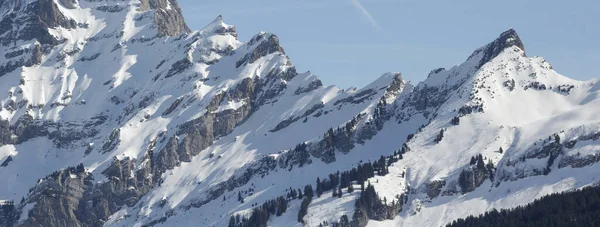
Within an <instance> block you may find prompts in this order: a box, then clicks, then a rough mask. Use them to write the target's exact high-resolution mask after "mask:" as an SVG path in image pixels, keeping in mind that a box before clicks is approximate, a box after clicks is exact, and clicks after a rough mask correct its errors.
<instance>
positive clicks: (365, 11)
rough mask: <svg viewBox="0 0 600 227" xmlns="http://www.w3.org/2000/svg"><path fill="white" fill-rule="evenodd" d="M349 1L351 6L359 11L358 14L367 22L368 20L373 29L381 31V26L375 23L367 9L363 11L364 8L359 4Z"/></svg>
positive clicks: (355, 0) (355, 1)
mask: <svg viewBox="0 0 600 227" xmlns="http://www.w3.org/2000/svg"><path fill="white" fill-rule="evenodd" d="M351 1H352V4H353V5H354V7H356V8H357V9H358V10H360V12H361V13H362V14H363V15H364V16H365V17H366V18H367V20H369V22H371V24H372V25H373V27H375V28H376V29H378V30H381V26H379V23H377V21H376V20H375V18H373V16H372V15H371V13H369V11H368V10H367V9H365V7H363V6H362V4H360V2H358V0H351Z"/></svg>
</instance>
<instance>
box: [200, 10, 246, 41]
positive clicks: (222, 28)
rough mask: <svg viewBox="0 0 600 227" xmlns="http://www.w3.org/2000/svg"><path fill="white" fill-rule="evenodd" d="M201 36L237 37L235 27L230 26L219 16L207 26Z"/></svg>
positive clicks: (201, 31)
mask: <svg viewBox="0 0 600 227" xmlns="http://www.w3.org/2000/svg"><path fill="white" fill-rule="evenodd" d="M200 33H201V34H204V35H232V36H233V37H237V32H236V30H235V26H233V25H228V24H226V23H225V22H224V21H223V16H222V15H219V16H217V18H215V19H214V20H213V21H212V22H210V23H209V24H208V25H206V26H205V27H204V28H203V29H202V30H200Z"/></svg>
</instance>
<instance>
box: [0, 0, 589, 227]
mask: <svg viewBox="0 0 600 227" xmlns="http://www.w3.org/2000/svg"><path fill="white" fill-rule="evenodd" d="M0 15H1V16H2V21H0V37H2V43H1V44H2V45H0V49H1V50H2V52H3V53H5V54H4V55H2V56H0V90H4V91H5V93H4V95H0V100H1V104H2V109H1V110H0V116H1V117H2V119H3V120H2V121H1V122H0V142H1V144H2V146H1V147H0V164H2V165H1V167H0V179H3V184H1V185H0V199H2V200H13V201H16V203H15V207H16V208H17V209H16V211H15V212H14V215H13V216H11V217H1V218H0V219H5V220H12V221H13V222H14V223H16V224H17V225H23V226H35V225H55V226H101V225H106V226H155V225H161V226H182V225H184V226H186V225H189V226H192V225H193V226H227V225H228V224H229V222H230V217H232V216H236V215H240V216H243V217H251V216H252V213H253V212H255V211H253V208H255V207H258V206H259V205H261V204H263V203H265V202H268V201H271V200H273V199H275V198H276V197H279V196H286V195H288V194H289V193H290V192H291V191H290V188H291V189H294V190H296V189H298V190H299V189H304V188H305V186H306V185H312V187H313V188H315V187H317V186H316V184H315V183H316V180H317V177H319V178H320V179H326V178H328V177H330V174H335V173H336V172H338V171H340V172H344V171H349V170H351V169H352V168H357V167H358V165H359V164H362V165H364V164H365V163H372V162H374V161H376V160H379V159H380V158H381V157H382V156H389V155H392V154H394V153H395V151H401V153H402V155H401V156H402V158H401V159H400V160H397V161H396V160H395V159H399V158H398V155H394V156H389V157H392V159H387V161H386V162H387V163H389V173H387V174H384V173H383V172H380V173H381V174H378V176H374V177H370V178H369V179H368V182H370V184H371V185H372V186H374V187H375V190H376V191H377V193H378V194H379V197H381V198H386V200H385V201H387V202H388V205H390V204H391V202H392V200H394V204H397V203H401V205H400V206H399V207H398V208H399V209H398V210H401V211H400V212H399V213H398V215H396V214H395V213H393V214H392V215H391V216H389V217H385V218H382V216H381V215H375V214H373V213H369V215H368V218H370V219H376V220H371V221H368V225H373V226H390V225H426V226H437V225H444V224H445V223H448V222H450V221H452V220H454V219H456V218H459V217H464V216H466V215H470V214H478V213H482V212H484V211H487V210H489V209H492V208H504V207H514V206H517V205H522V204H526V203H528V202H531V201H533V200H534V199H535V198H538V197H540V196H542V195H545V194H548V193H552V192H558V191H564V190H569V189H573V188H578V187H582V186H585V185H589V184H593V183H595V182H597V181H598V180H597V179H596V176H598V174H597V170H598V168H597V166H596V165H597V162H598V161H599V160H600V158H598V157H599V156H600V154H598V153H597V152H596V146H597V144H598V143H596V140H597V139H598V138H600V136H598V135H600V134H598V129H599V126H600V125H599V124H600V117H597V116H596V115H595V114H594V112H595V111H594V110H595V109H596V106H597V105H598V103H597V102H598V99H597V97H598V96H597V93H598V92H599V91H598V90H599V89H598V86H600V85H597V81H596V80H594V81H587V82H582V81H575V80H572V79H569V78H567V77H563V76H561V75H559V74H557V73H556V72H554V71H553V70H552V68H551V66H550V65H549V64H548V63H547V62H546V61H545V60H543V59H542V58H538V57H534V58H529V57H527V56H526V55H525V50H524V45H523V44H522V43H521V40H520V39H519V37H518V36H517V34H516V33H515V32H514V31H513V30H508V31H506V32H504V33H502V34H501V35H500V37H499V38H498V39H497V40H495V41H493V42H492V43H490V44H488V45H486V46H484V47H482V48H480V49H478V50H476V51H475V52H474V53H473V55H472V56H470V57H469V58H468V59H467V60H466V61H465V62H464V63H462V64H460V65H457V66H454V67H452V68H451V69H448V70H446V69H437V70H434V71H432V72H431V73H430V75H429V76H428V78H427V79H426V80H425V81H423V82H421V83H419V84H417V85H416V86H414V85H411V84H409V83H407V82H405V81H404V80H403V79H402V77H401V76H400V74H399V73H386V74H384V75H382V76H381V77H380V78H379V79H377V80H375V81H374V82H373V83H371V84H369V85H367V86H365V87H364V88H361V89H350V90H342V89H339V88H337V87H335V86H330V87H325V86H323V85H322V83H321V81H320V80H319V79H318V78H317V77H316V76H315V75H313V74H311V73H310V72H306V73H298V72H296V70H295V68H294V66H293V65H292V63H291V61H290V59H289V58H288V57H287V56H286V55H285V51H284V49H283V48H282V47H281V46H280V45H279V40H278V37H277V36H276V35H274V34H270V33H265V32H260V33H258V34H256V35H255V36H254V37H253V38H251V39H250V40H249V41H240V40H238V39H237V33H236V30H235V27H234V26H231V25H228V24H226V23H225V22H223V18H222V17H221V16H219V17H217V18H216V19H215V20H214V21H213V22H211V23H210V24H209V25H207V26H206V27H205V28H203V29H202V30H200V31H190V30H189V29H188V28H187V26H186V25H185V23H184V22H183V17H182V16H181V10H180V9H179V6H178V5H177V3H176V1H174V0H142V1H140V0H127V1H120V2H116V1H91V0H87V1H72V0H37V1H2V2H0ZM442 130H443V136H440V131H442ZM407 139H408V140H407ZM500 150H502V152H500ZM396 154H397V152H396ZM479 154H482V159H483V161H484V162H485V166H484V167H481V166H479V163H474V164H470V160H471V159H472V157H477V156H478V155H479ZM384 159H385V158H384ZM483 161H482V163H481V164H482V165H483V164H484V163H483ZM392 162H393V163H392ZM476 162H477V161H476ZM80 163H81V164H80ZM336 175H337V174H336ZM350 185H352V187H355V188H356V190H355V191H354V192H351V193H348V192H347V191H346V190H345V189H344V193H343V194H342V196H341V197H340V198H338V197H332V191H327V190H326V191H325V192H324V193H323V195H321V196H320V197H318V198H313V199H312V200H311V201H310V203H309V205H308V209H307V214H306V215H305V216H303V217H302V218H301V219H302V220H303V221H304V225H307V226H318V225H319V224H320V223H322V222H323V221H327V222H329V223H331V222H334V221H339V220H340V217H341V216H342V215H344V214H346V215H347V216H348V218H349V219H351V220H352V219H353V218H355V217H354V216H355V215H354V214H355V212H356V211H355V207H356V206H355V201H356V200H357V199H359V198H361V197H364V196H361V192H360V190H359V188H360V182H358V181H353V182H352V183H351V184H350ZM367 191H368V190H367ZM238 197H243V202H240V201H238ZM294 197H295V196H294ZM286 199H287V200H288V203H287V204H286V205H285V206H286V207H287V209H286V211H285V212H282V213H281V215H280V216H277V215H271V216H270V217H268V218H267V219H268V221H267V225H270V226H294V225H297V226H302V225H303V224H302V223H300V222H298V213H299V212H300V211H301V206H302V205H301V203H302V200H300V199H292V198H286ZM19 201H20V202H19ZM399 201H401V202H399ZM394 209H395V207H394ZM369 212H370V211H369ZM384 216H385V215H384ZM356 219H358V218H356ZM388 219H389V220H388ZM263 221H265V220H263ZM0 223H1V222H0ZM364 224H367V223H366V221H362V222H361V224H358V225H364Z"/></svg>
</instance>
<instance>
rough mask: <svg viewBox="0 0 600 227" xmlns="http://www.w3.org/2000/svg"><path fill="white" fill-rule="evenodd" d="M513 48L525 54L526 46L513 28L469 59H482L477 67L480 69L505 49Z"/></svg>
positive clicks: (475, 52)
mask: <svg viewBox="0 0 600 227" xmlns="http://www.w3.org/2000/svg"><path fill="white" fill-rule="evenodd" d="M513 46H516V47H518V48H519V49H521V50H522V51H523V53H525V46H524V45H523V42H521V38H520V37H519V35H518V34H517V32H516V31H515V30H514V29H513V28H510V29H508V30H506V31H504V32H502V34H500V36H498V38H496V39H495V40H494V41H492V42H491V43H489V44H487V45H485V46H483V47H481V48H479V49H477V50H475V51H474V52H473V54H471V56H470V57H469V60H471V59H474V58H476V57H480V60H479V63H478V65H477V68H480V67H481V66H483V65H484V64H485V63H487V62H488V61H490V60H492V59H493V58H495V57H496V56H498V54H500V53H501V52H502V51H503V50H504V49H506V48H509V47H513Z"/></svg>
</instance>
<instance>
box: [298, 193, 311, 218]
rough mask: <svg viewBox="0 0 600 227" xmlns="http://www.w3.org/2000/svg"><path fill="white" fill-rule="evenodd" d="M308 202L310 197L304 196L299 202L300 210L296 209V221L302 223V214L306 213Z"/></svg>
mask: <svg viewBox="0 0 600 227" xmlns="http://www.w3.org/2000/svg"><path fill="white" fill-rule="evenodd" d="M309 204H310V199H309V198H308V197H307V198H304V200H302V203H301V204H300V211H298V222H300V223H304V216H306V214H307V213H308V205H309Z"/></svg>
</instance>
